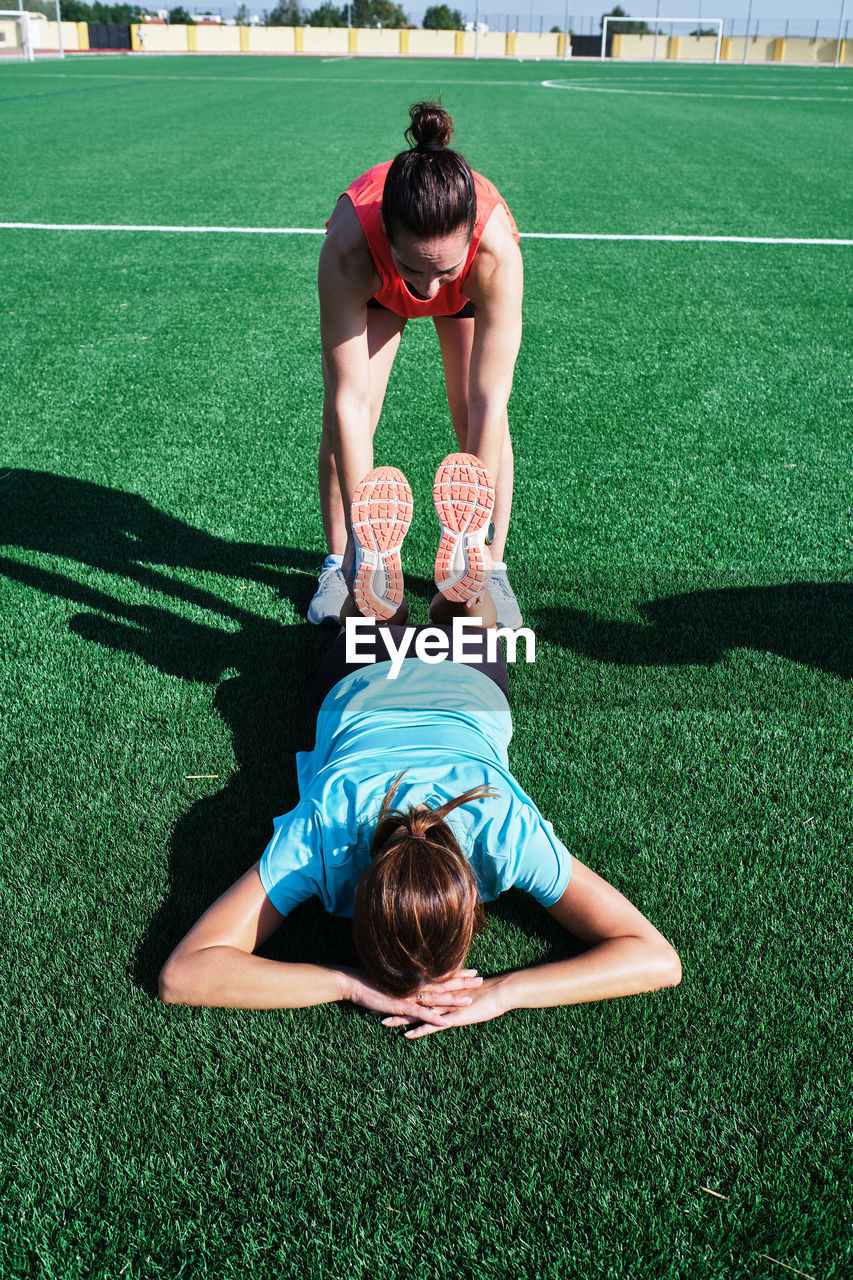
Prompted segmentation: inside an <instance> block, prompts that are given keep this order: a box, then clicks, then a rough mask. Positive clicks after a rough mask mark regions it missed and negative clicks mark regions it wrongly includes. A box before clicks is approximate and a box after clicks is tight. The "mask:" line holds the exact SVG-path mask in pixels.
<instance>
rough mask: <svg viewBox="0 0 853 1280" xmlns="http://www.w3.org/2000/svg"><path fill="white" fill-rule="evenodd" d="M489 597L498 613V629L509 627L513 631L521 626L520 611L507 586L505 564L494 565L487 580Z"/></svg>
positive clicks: (513, 593) (512, 592)
mask: <svg viewBox="0 0 853 1280" xmlns="http://www.w3.org/2000/svg"><path fill="white" fill-rule="evenodd" d="M489 595H490V596H491V597H492V600H493V601H494V603H495V608H496V609H497V612H498V626H499V627H511V628H512V629H513V631H514V630H515V628H516V627H520V626H521V625H522V623H521V610H520V609H519V607H518V601H517V600H516V598H515V592H514V591H513V589H512V587H511V586H510V585H509V578H508V577H507V576H506V565H505V564H502V563H497V562H496V563H495V566H494V568H493V569H492V576H491V578H489Z"/></svg>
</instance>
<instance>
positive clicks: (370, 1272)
mask: <svg viewBox="0 0 853 1280" xmlns="http://www.w3.org/2000/svg"><path fill="white" fill-rule="evenodd" d="M546 78H555V79H560V80H563V81H566V82H567V83H570V84H573V85H576V86H578V87H577V88H575V89H568V90H565V89H564V90H560V89H547V88H543V87H542V86H541V84H540V81H541V80H543V79H546ZM851 85H853V81H851V78H850V74H849V72H847V71H843V70H842V71H839V72H837V73H833V72H832V71H831V70H828V69H806V68H778V67H772V68H770V67H768V68H755V67H750V68H746V69H745V70H744V69H741V68H737V67H720V68H712V67H705V68H703V67H696V68H690V67H683V68H682V67H679V68H667V67H665V66H661V67H648V68H641V67H637V66H633V67H632V66H630V65H625V66H607V67H600V66H599V65H598V64H577V65H569V66H566V65H565V64H545V63H542V64H534V63H529V62H528V63H511V64H507V65H503V64H494V63H481V64H478V65H474V64H471V63H464V64H461V65H460V64H450V63H423V64H421V63H418V64H413V63H409V62H403V61H400V60H388V61H384V62H380V61H364V62H362V61H350V62H335V63H322V62H320V61H319V60H307V59H306V60H299V61H296V60H283V59H270V60H266V59H217V58H196V59H189V58H188V59H181V58H155V57H152V56H146V57H145V58H144V59H119V58H115V59H113V58H105V59H87V58H84V59H67V60H66V61H65V62H64V63H62V64H59V63H56V62H50V63H47V62H45V63H42V62H39V63H37V64H35V66H34V67H26V66H22V65H4V66H0V111H2V112H3V116H4V124H5V128H4V131H3V136H2V143H0V152H2V155H0V163H2V166H3V172H4V183H3V186H2V191H0V221H37V222H58V223H129V224H134V225H146V224H152V223H167V224H170V225H193V226H206V225H217V226H266V227H308V228H319V227H321V226H322V223H323V221H324V220H325V218H326V217H327V216H328V214H329V212H330V210H331V208H332V206H333V203H334V200H335V197H336V196H337V194H338V193H339V192H340V191H341V190H343V188H344V187H345V186H346V185H347V183H348V182H349V180H350V179H351V178H352V177H354V176H355V175H356V174H358V173H359V172H360V171H361V170H363V169H364V168H366V167H367V166H368V165H370V164H372V163H374V162H376V161H378V160H381V159H385V158H387V157H388V156H390V155H391V154H393V152H394V150H395V149H396V147H397V146H398V145H401V144H402V136H401V135H402V128H403V125H404V124H405V122H406V108H407V106H408V104H409V102H411V101H413V100H414V99H415V98H417V97H420V96H424V95H427V94H433V93H437V92H439V91H441V92H442V94H443V97H444V101H445V103H446V105H447V106H448V107H449V108H450V109H451V110H452V111H453V112H454V115H455V116H456V119H457V123H458V130H459V142H460V146H461V147H462V148H463V149H464V150H465V151H466V153H467V154H468V156H469V158H470V160H471V161H472V163H473V164H474V165H475V167H477V168H478V169H480V170H482V171H483V172H485V173H486V174H487V175H488V176H489V177H491V178H492V179H493V180H494V181H495V182H496V183H497V184H498V185H499V187H500V188H501V190H502V191H503V193H504V195H505V196H506V197H507V199H508V201H509V203H510V206H511V208H512V209H513V212H514V214H515V216H516V218H517V220H518V223H519V226H520V228H521V230H522V231H538V232H546V231H582V232H598V233H625V234H643V233H671V234H705V235H746V236H777V237H778V236H782V237H784V236H793V237H798V236H799V237H801V236H808V237H818V238H839V237H844V236H849V227H850V225H851V220H850V189H851V184H850V172H851V170H850V163H849V161H850V150H851V145H850V143H851V131H850V113H851V110H853V106H851V103H850V93H851ZM602 89H603V90H606V92H600V91H599V90H602ZM614 89H618V90H620V92H612V90H614ZM650 89H651V90H654V93H649V92H647V91H648V90H650ZM592 90H595V92H593V91H592ZM634 90H642V92H640V93H635V92H634ZM368 107H369V110H368ZM319 243H320V241H319V237H316V236H236V235H224V234H223V235H204V236H202V235H198V236H193V235H169V234H151V233H142V232H137V233H132V232H121V233H119V232H113V233H107V232H103V233H99V232H71V231H35V230H0V253H2V274H1V275H0V353H2V357H0V358H2V362H3V370H2V382H1V383H0V409H2V416H3V423H4V427H5V431H4V447H3V456H2V467H0V619H2V625H0V658H2V661H0V710H2V715H0V749H2V755H0V759H2V761H3V786H2V789H0V857H2V875H3V911H2V915H0V922H2V937H3V947H2V955H3V969H4V984H3V985H4V989H5V991H6V993H7V999H6V1002H5V1011H4V1013H3V1015H2V1016H3V1021H2V1026H0V1046H2V1049H0V1053H2V1056H3V1075H2V1082H3V1091H2V1097H3V1123H2V1130H1V1131H0V1134H1V1135H2V1137H0V1141H2V1148H0V1150H2V1156H3V1159H2V1166H0V1167H2V1169H3V1175H2V1176H3V1196H2V1210H0V1212H2V1224H3V1225H2V1231H0V1275H2V1276H3V1277H5V1276H24V1275H32V1274H38V1275H44V1276H50V1277H62V1278H63V1280H64V1278H65V1277H78V1276H79V1277H84V1276H86V1277H90V1276H109V1277H119V1276H124V1277H128V1280H130V1278H135V1277H148V1276H163V1277H170V1278H172V1277H176V1276H186V1277H211V1278H213V1277H215V1278H216V1280H225V1278H231V1277H234V1278H236V1277H244V1276H246V1275H253V1276H258V1277H267V1276H269V1277H276V1278H280V1277H288V1276H294V1277H295V1276H309V1277H315V1276H316V1277H329V1276H334V1277H337V1276H341V1277H347V1280H350V1278H355V1277H376V1276H380V1277H386V1276H387V1277H395V1278H396V1277H401V1278H408V1277H412V1278H413V1280H414V1278H415V1277H417V1278H418V1280H420V1278H421V1277H425V1276H426V1277H445V1276H447V1277H454V1278H455V1277H466V1276H470V1277H478V1278H479V1277H491V1276H510V1275H512V1276H515V1275H519V1274H522V1275H536V1276H537V1277H539V1276H541V1277H555V1278H556V1277H560V1278H561V1280H562V1278H563V1277H583V1278H584V1280H586V1278H588V1277H599V1276H600V1277H614V1278H615V1277H623V1276H643V1277H650V1278H652V1277H653V1278H655V1280H657V1278H658V1277H690V1280H694V1278H696V1277H720V1278H724V1277H725V1278H726V1280H728V1278H729V1277H738V1278H739V1277H744V1278H746V1277H750V1278H752V1277H761V1278H764V1277H774V1276H779V1275H784V1274H789V1273H788V1272H786V1271H784V1269H782V1268H780V1266H779V1262H776V1261H771V1260H768V1258H766V1257H764V1255H769V1258H770V1259H778V1260H779V1261H780V1262H784V1263H785V1264H787V1265H788V1266H790V1267H795V1268H797V1269H799V1270H800V1271H802V1272H805V1273H807V1274H809V1275H812V1276H814V1277H818V1278H819V1280H832V1278H834V1277H839V1278H840V1277H843V1276H844V1275H846V1274H848V1273H849V1269H850V1266H851V1260H853V1251H851V1242H850V1235H849V1222H850V1211H851V1203H850V1184H849V1168H848V1166H849V1151H848V1152H845V1150H844V1144H845V1139H846V1137H847V1135H848V1133H849V1129H850V1124H851V1118H853V1117H851V1104H850V1090H849V1061H850V1054H851V1047H853V1046H851V1035H850V1026H849V1013H848V1011H847V1008H846V1001H847V1000H849V958H850V926H849V920H848V916H849V909H848V903H849V897H850V873H849V869H848V868H849V849H850V844H851V834H853V822H851V731H853V714H851V712H853V703H851V687H853V686H851V680H853V574H851V570H850V564H851V547H853V519H851V514H850V500H849V476H850V466H851V451H852V450H851V441H852V440H853V433H851V413H850V409H851V396H850V360H849V340H850V324H849V320H850V313H849V296H850V279H851V254H853V250H851V248H850V247H849V246H802V245H784V246H783V245H740V244H707V243H706V244H701V243H667V244H661V243H641V242H595V241H557V242H555V241H545V240H536V239H532V240H527V241H525V242H524V243H523V252H524V259H525V272H526V293H525V331H524V341H523V346H522V351H521V355H520V358H519V361H518V366H517V371H516V381H515V389H514V392H513V398H512V401H511V410H510V416H511V426H512V434H513V440H514V445H515V451H516V508H515V514H514V518H513V525H512V530H511V544H510V548H509V552H508V560H509V562H510V566H511V573H512V581H513V583H514V585H515V587H516V590H517V592H518V595H519V598H520V601H521V605H522V609H523V611H524V614H525V620H526V622H527V623H528V625H530V626H532V627H533V629H534V630H535V633H536V637H537V660H536V663H535V664H533V665H532V666H520V667H517V668H515V669H514V670H513V671H512V672H511V674H510V680H511V685H512V694H513V708H514V713H515V737H514V740H513V744H512V746H511V764H512V767H513V769H514V771H515V773H516V775H517V777H518V778H519V781H520V782H521V784H522V785H523V786H524V787H525V788H526V789H527V790H529V791H530V792H531V794H532V795H533V796H534V797H535V799H536V800H537V802H538V804H539V805H540V807H541V808H542V810H543V812H544V813H545V814H546V816H548V817H549V818H551V819H552V821H553V822H554V824H555V827H556V829H557V831H558V833H559V834H560V835H561V837H562V838H563V839H564V840H565V841H566V843H567V845H568V846H569V848H570V849H571V850H572V852H573V853H575V854H577V856H578V857H580V858H582V859H583V860H584V861H587V862H589V863H590V864H591V865H592V866H593V867H594V868H595V869H596V870H598V871H600V872H601V873H602V874H603V875H605V876H606V877H607V878H608V879H610V880H611V881H612V882H613V883H614V884H616V885H617V887H619V888H620V889H621V890H623V891H624V892H625V893H626V894H627V895H628V896H629V897H630V898H631V899H632V900H633V901H635V902H636V903H637V904H638V906H639V907H640V908H641V909H642V910H643V911H644V912H645V913H646V914H647V915H648V916H649V917H650V919H651V920H652V921H653V922H654V923H655V924H657V925H658V926H659V927H660V928H661V929H662V930H663V932H664V933H666V935H667V936H668V937H669V938H670V939H671V941H672V942H673V944H674V945H675V947H676V948H677V950H678V951H679V954H680V955H681V957H682V962H683V966H684V980H683V983H682V985H681V987H679V988H678V989H676V990H673V991H666V992H662V993H657V994H653V995H648V996H642V997H637V998H635V999H630V1000H624V1001H612V1002H607V1003H604V1004H601V1005H591V1006H580V1007H576V1008H571V1009H554V1010H545V1011H538V1012H516V1013H513V1014H509V1015H507V1016H506V1017H504V1018H503V1019H501V1020H500V1021H498V1022H494V1023H489V1024H484V1025H482V1026H477V1027H472V1028H468V1029H464V1030H460V1031H456V1032H453V1033H447V1034H439V1035H436V1036H433V1037H429V1038H427V1039H424V1040H422V1041H418V1042H414V1043H409V1042H407V1041H404V1040H402V1039H401V1038H400V1037H399V1036H398V1035H397V1034H394V1033H392V1032H389V1031H388V1030H386V1029H385V1028H382V1027H381V1026H379V1025H377V1023H376V1021H375V1020H374V1019H372V1018H370V1017H369V1016H366V1015H362V1014H360V1013H359V1012H356V1011H354V1010H352V1009H350V1008H348V1007H337V1006H331V1007H324V1008H321V1009H316V1010H307V1011H298V1012H288V1011H283V1012H273V1013H249V1012H247V1013H235V1012H230V1011H217V1010H214V1011H210V1010H188V1009H181V1008H174V1007H172V1008H165V1007H163V1006H161V1005H160V1004H159V1003H158V1002H157V1001H156V999H155V995H154V992H155V984H156V975H157V972H158V970H159V968H160V966H161V965H162V963H163V961H164V959H165V957H166V956H167V954H168V953H169V951H170V949H171V948H172V947H173V946H174V944H175V943H176V942H177V941H178V939H179V938H180V937H181V936H182V934H183V933H184V932H185V930H186V929H187V928H188V927H189V926H190V925H191V924H192V923H193V921H194V920H195V919H196V918H197V916H198V915H199V914H200V913H201V911H203V910H204V908H205V907H206V906H207V905H208V904H209V903H210V902H211V901H212V900H213V899H214V898H215V897H216V896H217V894H218V893H220V892H221V891H222V890H223V889H225V888H226V887H227V886H228V885H229V884H230V883H231V882H232V881H233V880H234V879H236V877H237V876H238V875H239V874H240V873H241V872H242V871H243V870H244V869H245V868H246V867H247V866H248V865H250V864H251V863H252V862H253V861H254V860H255V859H256V858H257V857H258V855H259V853H260V851H261V850H262V848H263V846H264V843H265V842H266V840H267V838H268V836H269V834H270V832H271V823H272V818H273V817H274V816H275V815H276V814H278V813H281V812H284V811H285V810H286V809H287V808H288V807H290V806H291V805H292V804H293V803H294V801H295V799H296V794H297V793H296V778H295V768H294V763H293V752H294V751H295V750H297V749H298V748H300V747H302V746H305V745H308V743H309V742H310V735H311V711H310V700H309V690H310V682H311V677H312V675H313V672H314V671H315V670H316V667H317V664H318V661H319V659H320V657H321V655H322V654H323V653H324V652H325V651H326V649H327V648H328V645H329V643H330V638H329V636H328V635H327V634H326V633H320V632H317V631H316V630H314V629H313V628H309V627H308V626H307V625H306V624H305V623H304V621H303V618H304V613H305V609H306V607H307V604H308V601H309V599H310V596H311V593H312V589H313V583H314V581H315V573H316V569H317V566H318V564H319V562H320V559H321V557H322V530H321V525H320V519H319V510H318V505H317V501H316V497H315V474H316V473H315V464H316V447H317V440H318V434H319V407H320V398H321V378H320V371H319V353H318V335H317V305H316V298H315V292H314V275H315V270H316V258H317V252H318V249H319ZM452 447H453V441H452V433H451V431H450V427H449V422H448V414H447V407H446V401H445V399H444V395H443V387H442V381H441V374H440V361H439V355H438V347H437V343H436V339H435V335H434V331H433V330H432V328H431V326H429V325H426V324H422V325H410V326H409V327H408V329H407V332H406V333H405V335H404V340H403V344H402V347H401V350H400V354H399V357H398V362H397V367H396V368H395V371H394V374H393V376H392V379H391V383H390V386H389V392H388V397H387V401H386V407H385V412H384V415H383V420H382V422H381V424H380V427H379V431H378V433H377V439H376V458H377V462H379V463H394V464H397V465H402V466H403V467H404V469H405V471H406V473H407V475H408V476H409V478H410V480H411V482H412V485H413V489H414V492H415V502H416V516H415V521H414V524H413V526H412V530H411V533H410V536H409V539H408V540H407V544H406V562H405V563H406V568H407V572H408V575H409V577H408V580H409V584H410V595H411V601H412V610H413V615H414V620H415V621H423V620H425V618H426V608H427V601H428V598H429V594H430V577H431V571H432V556H433V554H434V546H435V520H434V516H433V513H432V510H431V502H430V494H431V480H432V475H433V472H434V469H435V467H436V465H437V463H438V462H439V461H440V459H441V457H442V456H443V455H444V453H446V452H448V451H449V450H450V449H451V448H452ZM192 775H212V776H205V777H195V776H192ZM566 947H567V939H566V937H565V935H561V932H560V930H559V929H557V928H556V927H555V926H554V925H553V924H552V923H551V922H550V920H549V919H548V917H546V916H545V915H544V913H542V912H541V911H540V910H539V909H538V908H537V907H535V905H534V904H532V903H530V902H529V901H528V900H525V899H524V898H523V897H522V896H521V895H517V894H512V893H511V894H509V895H506V896H505V898H503V899H501V901H500V902H499V903H497V904H495V906H494V907H493V908H491V909H490V911H489V927H488V929H487V931H486V933H485V934H484V935H482V936H481V937H480V938H478V939H477V940H476V941H475V945H474V948H473V951H472V955H471V959H472V962H473V963H475V964H477V965H478V966H479V967H480V969H481V970H482V971H483V972H495V971H499V970H502V969H505V968H509V967H516V966H519V965H525V964H531V963H536V962H538V961H540V960H542V959H544V958H546V957H549V956H558V955H564V954H566V953H567V952H566ZM268 951H269V954H271V955H274V956H277V957H279V958H290V959H315V960H320V961H324V960H326V961H341V960H348V959H349V960H352V958H353V951H352V944H351V941H350V937H349V931H348V926H347V924H346V922H343V921H335V920H330V919H327V918H326V917H324V916H323V914H322V912H321V911H320V910H319V908H318V906H317V904H316V903H309V904H306V905H305V906H303V907H301V908H299V910H298V911H297V912H295V913H294V915H293V916H292V917H290V918H289V919H288V921H287V923H286V925H285V927H284V928H283V929H282V930H281V932H280V934H279V935H278V936H277V937H276V938H275V939H273V940H272V942H271V943H270V944H269V946H268ZM702 1188H710V1189H711V1190H712V1191H716V1192H718V1193H719V1195H720V1196H722V1197H725V1199H720V1198H717V1197H714V1196H711V1195H709V1194H708V1191H705V1190H703V1189H702Z"/></svg>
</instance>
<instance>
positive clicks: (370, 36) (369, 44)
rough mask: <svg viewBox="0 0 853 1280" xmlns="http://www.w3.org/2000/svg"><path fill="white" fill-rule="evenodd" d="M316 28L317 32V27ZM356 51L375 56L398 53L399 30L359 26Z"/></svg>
mask: <svg viewBox="0 0 853 1280" xmlns="http://www.w3.org/2000/svg"><path fill="white" fill-rule="evenodd" d="M317 30H318V32H319V27H318V28H317ZM358 51H359V53H371V54H374V55H375V56H377V57H382V55H383V54H395V53H399V52H400V32H399V31H393V30H390V29H389V30H387V31H386V30H384V29H383V30H381V31H378V30H377V29H376V27H359V29H358Z"/></svg>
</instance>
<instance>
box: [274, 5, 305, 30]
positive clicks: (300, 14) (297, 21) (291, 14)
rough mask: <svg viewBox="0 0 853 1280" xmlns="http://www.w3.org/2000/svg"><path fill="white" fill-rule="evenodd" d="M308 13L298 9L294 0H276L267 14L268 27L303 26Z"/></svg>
mask: <svg viewBox="0 0 853 1280" xmlns="http://www.w3.org/2000/svg"><path fill="white" fill-rule="evenodd" d="M307 18H308V15H307V13H306V12H305V10H304V9H300V8H299V5H298V4H297V3H296V0H278V5H277V7H276V8H275V9H273V11H272V13H270V14H269V15H268V16H267V26H268V27H304V26H305V23H306V21H307Z"/></svg>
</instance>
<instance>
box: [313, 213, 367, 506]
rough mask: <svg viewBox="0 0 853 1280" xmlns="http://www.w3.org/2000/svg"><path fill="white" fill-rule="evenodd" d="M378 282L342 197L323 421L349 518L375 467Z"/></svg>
mask: <svg viewBox="0 0 853 1280" xmlns="http://www.w3.org/2000/svg"><path fill="white" fill-rule="evenodd" d="M379 283H380V282H379V277H378V276H377V274H376V268H375V266H374V263H373V259H372V257H371V256H370V250H369V249H368V246H367V239H366V237H365V234H364V231H363V230H362V226H361V223H360V222H359V220H358V215H357V213H356V212H355V209H354V208H353V205H352V202H351V201H350V200H349V198H348V197H346V196H344V197H342V198H341V199H340V200H339V201H338V203H337V205H336V206H335V210H334V212H333V214H332V217H331V218H330V219H329V231H328V235H327V236H326V239H325V241H324V242H323V248H322V250H321V251H320V264H319V268H318V273H317V284H318V290H319V295H320V335H321V340H322V348H323V382H324V388H325V394H324V401H323V415H324V418H325V419H326V425H327V427H328V428H329V430H330V432H331V438H332V444H333V448H334V452H335V462H336V464H337V471H338V477H339V480H340V485H341V494H342V499H343V506H344V512H345V515H346V519H347V522H348V521H349V509H350V501H351V499H352V494H353V491H354V489H355V487H356V485H357V484H358V483H359V481H360V480H361V479H362V477H363V476H365V475H367V473H368V471H370V469H371V468H372V466H373V440H372V437H371V433H370V355H369V350H368V342H367V300H368V298H370V297H372V296H373V294H374V293H375V292H376V290H377V288H378V287H379Z"/></svg>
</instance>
